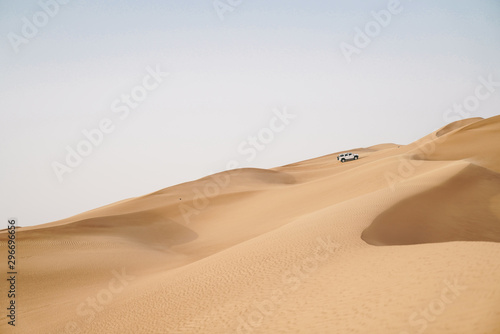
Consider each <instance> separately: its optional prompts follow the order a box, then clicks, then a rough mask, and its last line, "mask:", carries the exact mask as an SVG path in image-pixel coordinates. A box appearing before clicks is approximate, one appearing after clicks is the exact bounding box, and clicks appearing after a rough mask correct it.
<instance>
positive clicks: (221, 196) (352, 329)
mask: <svg viewBox="0 0 500 334" xmlns="http://www.w3.org/2000/svg"><path fill="white" fill-rule="evenodd" d="M499 136H500V117H498V116H497V117H493V118H490V119H486V120H482V119H477V118H475V119H470V120H464V121H459V122H455V123H452V124H450V125H447V126H445V127H443V128H441V129H439V130H438V131H436V132H434V133H432V134H430V135H428V136H426V137H424V138H422V139H421V140H419V141H416V142H415V143H411V144H409V145H396V144H381V145H375V146H372V147H369V148H366V149H357V150H356V149H353V150H348V151H352V152H356V153H359V154H360V157H361V158H360V159H359V160H358V161H353V162H347V163H344V164H342V163H340V162H338V161H337V160H336V156H337V153H335V154H330V155H326V156H323V157H319V158H315V159H310V160H307V161H303V162H298V163H294V164H290V165H286V166H282V167H277V168H273V169H270V170H263V169H255V168H247V169H241V170H236V171H228V172H222V173H219V174H216V175H212V176H208V177H205V178H202V179H200V180H196V181H192V182H188V183H184V184H180V185H177V186H174V187H170V188H166V189H163V190H159V191H156V192H153V193H151V194H147V195H144V196H141V197H137V198H133V199H129V200H125V201H121V202H118V203H115V204H111V205H108V206H105V207H102V208H98V209H95V210H92V211H89V212H86V213H82V214H80V215H77V216H74V217H70V218H68V219H65V220H62V221H58V222H53V223H49V224H45V225H40V226H36V227H26V228H23V229H20V230H19V231H18V242H19V245H18V249H19V258H20V259H19V272H20V273H22V274H21V275H20V277H21V280H20V282H19V290H20V291H22V294H20V296H19V303H20V305H22V307H20V308H19V314H18V318H19V323H18V326H17V327H16V328H15V330H13V329H12V328H11V327H10V326H7V325H6V320H7V319H6V317H5V315H4V314H1V315H0V332H2V333H384V334H386V333H395V334H404V333H406V334H408V333H450V334H451V333H453V334H455V333H491V334H494V333H500V320H499V319H500V285H499V284H498V282H499V281H500V244H499V243H498V241H499V240H500V211H499V209H498V208H499V207H500V176H499V174H498V173H500V160H499V159H500V158H499V157H500V144H499V143H500V141H499V140H498V139H500V138H499ZM6 240H7V239H6V233H5V231H3V232H0V247H1V249H5V247H6ZM4 269H5V268H3V267H2V270H4ZM5 298H6V296H4V295H3V294H2V296H1V297H0V302H1V303H2V305H3V304H5Z"/></svg>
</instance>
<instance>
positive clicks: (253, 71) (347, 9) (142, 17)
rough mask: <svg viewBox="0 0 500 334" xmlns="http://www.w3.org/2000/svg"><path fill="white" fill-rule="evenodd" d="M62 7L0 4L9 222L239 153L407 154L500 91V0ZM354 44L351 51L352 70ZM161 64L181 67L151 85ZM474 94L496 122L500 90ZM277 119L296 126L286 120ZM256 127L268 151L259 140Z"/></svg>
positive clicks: (63, 210)
mask: <svg viewBox="0 0 500 334" xmlns="http://www.w3.org/2000/svg"><path fill="white" fill-rule="evenodd" d="M393 1H396V0H393ZM63 2H68V3H67V4H57V6H56V5H54V4H55V0H42V1H40V2H37V1H31V0H27V1H22V2H20V1H14V0H0V35H1V38H0V64H1V65H2V67H1V76H0V103H1V109H0V110H1V111H0V141H1V145H0V157H1V164H0V178H1V183H0V186H1V188H0V189H1V190H0V211H1V213H2V214H1V216H2V217H1V219H2V220H3V222H2V223H0V228H5V227H6V226H7V225H6V224H7V218H9V217H17V218H18V219H19V225H21V226H27V225H36V224H42V223H47V222H51V221H54V220H58V219H62V218H66V217H68V216H71V215H74V214H78V213H81V212H84V211H87V210H90V209H93V208H96V207H99V206H102V205H106V204H109V203H112V202H115V201H118V200H122V199H125V198H130V197H135V196H140V195H144V194H147V193H149V192H153V191H156V190H159V189H162V188H165V187H168V186H171V185H174V184H178V183H181V182H186V181H190V180H194V179H197V178H200V177H203V176H206V175H208V174H211V173H214V172H218V171H223V170H225V169H226V165H227V163H228V162H229V161H231V160H235V161H237V162H238V163H239V165H240V166H241V167H260V168H270V167H276V166H280V165H284V164H288V163H292V162H297V161H301V160H305V159H308V158H314V157H318V156H321V155H325V154H330V153H333V152H337V151H341V150H348V149H351V148H356V147H366V146H371V145H376V144H380V143H386V142H394V143H400V144H407V143H410V142H412V141H414V140H416V139H418V138H420V137H422V136H424V135H426V134H428V133H430V132H432V131H434V130H436V129H437V128H439V127H441V126H444V125H445V124H446V123H447V121H451V120H452V119H453V120H454V119H458V117H461V116H459V115H458V114H456V113H451V114H450V113H449V112H447V110H448V109H449V108H451V107H453V105H454V104H463V103H465V101H468V102H471V101H472V102H474V99H473V98H472V99H471V96H472V97H473V96H475V94H476V90H477V89H476V88H477V87H478V86H479V85H484V84H483V81H484V80H486V81H487V80H488V78H490V79H491V80H493V81H495V80H496V81H495V82H500V2H499V1H498V0H482V1H470V0H467V1H464V0H458V1H457V0H445V1H439V2H436V1H430V0H419V1H410V0H401V1H400V2H399V4H397V1H396V2H392V1H347V0H346V1H325V0H321V1H320V0H312V1H311V0H308V1H305V0H302V1H298V0H275V1H264V0H252V1H250V0H243V1H236V0H231V1H229V0H221V1H219V2H218V6H219V7H218V8H219V10H216V9H215V8H214V2H213V1H212V0H205V1H199V0H198V1H193V0H182V1H180V0H179V1H167V0H157V1H152V0H144V1H123V0H120V1H118V0H114V1H106V2H103V1H83V0H81V1H79V0H73V1H71V0H65V1H62V0H60V3H63ZM230 3H232V4H234V6H231V5H229V4H230ZM224 6H225V7H224ZM44 7H45V11H46V12H47V13H48V14H47V13H46V12H43V10H44V9H43V8H44ZM57 7H58V8H57ZM221 8H222V9H221ZM391 11H392V12H391ZM373 12H375V13H379V14H376V15H374V14H373ZM384 13H385V14H387V13H389V16H387V15H385V16H384ZM49 14H50V15H49ZM221 17H222V18H223V19H221ZM376 17H378V19H379V21H376ZM379 22H380V23H379ZM366 29H368V34H369V35H371V36H368V35H367V36H365V38H364V41H362V42H363V43H365V44H360V39H361V40H363V38H361V37H360V36H359V31H367V30H366ZM370 29H372V30H370ZM367 38H368V41H367ZM355 39H356V41H357V43H356V42H355ZM342 43H344V44H342ZM347 44H349V45H351V46H352V47H353V48H357V52H356V53H353V54H351V57H350V61H348V60H347V58H348V57H345V55H344V53H343V52H342V48H341V46H342V45H344V46H345V45H347ZM351 50H352V49H351ZM157 68H158V69H159V70H160V72H168V73H169V75H168V76H165V77H163V76H160V77H159V80H158V81H155V80H154V78H153V77H149V78H146V79H144V78H145V77H146V76H148V75H150V74H149V73H150V72H153V71H155V70H156V69H157ZM480 78H483V79H484V80H483V81H481V79H480ZM143 80H146V85H147V86H148V87H150V88H151V87H153V86H155V87H154V88H151V90H150V91H147V90H145V89H144V88H142V85H143ZM160 81H161V82H160ZM156 86H157V87H156ZM490 88H491V87H490ZM486 89H487V88H483V89H482V92H483V93H486V92H487V90H486ZM133 91H134V92H135V93H136V95H135V96H141V98H142V97H143V96H142V95H140V94H139V93H141V92H142V93H144V92H147V93H146V94H147V96H145V97H144V100H143V101H140V103H137V106H135V105H134V109H132V108H129V107H126V104H125V102H122V101H120V99H121V98H122V96H123V95H131V94H132V92H133ZM137 94H139V95H137ZM482 96H485V94H482ZM476 102H477V101H476ZM479 102H480V103H478V104H477V105H472V107H471V106H470V105H469V108H470V109H473V110H472V111H470V112H468V114H469V115H470V116H471V117H473V116H474V117H475V116H480V117H491V116H494V115H497V114H500V108H499V106H500V84H497V86H494V85H493V91H491V92H490V94H488V96H487V98H483V99H481V100H480V101H479ZM132 103H133V102H132ZM113 104H114V106H115V109H118V107H121V109H119V110H121V112H114V111H113V110H114V109H113V107H112V105H113ZM127 109H128V111H129V113H128V114H127V116H126V117H123V116H124V115H125V112H126V111H127ZM119 110H115V111H119ZM276 110H279V111H280V112H281V113H283V112H284V110H287V112H288V113H289V114H291V115H293V117H294V118H290V119H288V120H286V123H288V124H285V123H284V122H283V121H281V120H276V119H275V117H276V116H275V112H276ZM450 115H451V116H450ZM457 115H458V116H457ZM120 116H122V118H120ZM106 119H107V120H109V122H111V123H108V124H107V125H108V127H112V128H113V131H111V132H110V133H107V134H104V135H103V137H102V139H101V138H98V136H97V137H95V138H97V139H96V140H99V143H98V145H97V146H96V145H94V146H92V147H91V150H92V152H91V153H90V154H89V155H87V156H86V157H83V158H82V159H81V160H82V161H81V162H80V163H79V164H78V165H77V166H76V167H74V168H71V169H72V171H71V172H67V173H64V174H63V175H62V176H61V175H59V176H60V177H61V178H62V182H60V181H61V180H60V179H59V177H58V175H56V172H55V171H54V162H57V163H59V164H60V165H63V164H65V165H67V164H66V162H65V159H66V156H67V154H68V147H69V148H70V149H74V150H76V149H77V147H78V145H79V144H80V143H81V142H82V141H85V140H86V137H85V136H84V134H83V133H82V131H84V130H88V131H90V130H92V129H95V128H98V127H99V124H100V123H101V122H103V120H106ZM104 122H106V121H104ZM280 122H281V123H280ZM110 124H111V125H110ZM271 124H272V125H271ZM270 126H271V127H273V128H274V129H276V130H278V129H279V131H273V132H272V133H271V135H272V137H270V132H269V131H270V130H263V129H265V128H269V127H270ZM271 131H272V130H271ZM259 133H261V136H264V137H262V138H266V139H265V140H266V143H265V144H263V143H262V142H259V143H257V145H258V147H259V150H257V149H255V148H252V144H251V142H250V141H247V140H248V139H247V138H248V137H249V136H257V138H259V137H258V134H259ZM266 136H267V137H266ZM258 140H260V139H258ZM82 145H83V146H81V147H83V148H84V146H85V144H82ZM244 152H245V153H244ZM251 152H253V153H251ZM68 168H69V167H68ZM1 226H3V227H1Z"/></svg>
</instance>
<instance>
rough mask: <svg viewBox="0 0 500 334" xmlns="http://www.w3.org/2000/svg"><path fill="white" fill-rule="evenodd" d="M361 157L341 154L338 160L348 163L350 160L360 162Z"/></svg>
mask: <svg viewBox="0 0 500 334" xmlns="http://www.w3.org/2000/svg"><path fill="white" fill-rule="evenodd" d="M358 158H359V155H357V154H352V153H342V154H339V155H338V157H337V160H340V162H346V161H348V160H358Z"/></svg>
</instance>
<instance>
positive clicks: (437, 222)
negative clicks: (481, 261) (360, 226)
mask: <svg viewBox="0 0 500 334" xmlns="http://www.w3.org/2000/svg"><path fill="white" fill-rule="evenodd" d="M499 196H500V174H498V173H495V172H492V171H490V170H488V169H486V168H483V167H478V166H475V165H470V166H469V167H466V168H465V169H464V170H463V171H461V172H460V173H458V174H457V175H455V176H453V177H452V178H451V179H450V180H448V181H446V182H444V183H443V184H441V185H439V186H437V187H435V188H433V189H431V190H428V191H425V192H423V193H420V194H418V195H415V196H412V197H410V198H407V199H405V200H403V201H401V202H400V203H398V204H396V205H394V206H393V207H391V208H390V209H388V210H387V211H385V212H383V213H382V214H381V215H380V216H378V217H377V218H376V219H375V220H374V221H373V223H372V224H371V225H370V226H369V227H368V228H367V229H366V230H365V231H363V234H362V238H363V240H365V241H366V242H368V243H370V244H373V245H411V244H422V243H431V242H445V241H495V242H500V216H499V215H498V212H497V210H496V208H498V207H500V202H499V200H498V199H499Z"/></svg>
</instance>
